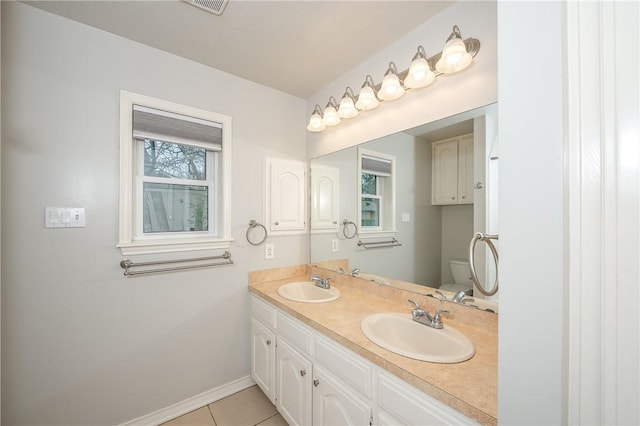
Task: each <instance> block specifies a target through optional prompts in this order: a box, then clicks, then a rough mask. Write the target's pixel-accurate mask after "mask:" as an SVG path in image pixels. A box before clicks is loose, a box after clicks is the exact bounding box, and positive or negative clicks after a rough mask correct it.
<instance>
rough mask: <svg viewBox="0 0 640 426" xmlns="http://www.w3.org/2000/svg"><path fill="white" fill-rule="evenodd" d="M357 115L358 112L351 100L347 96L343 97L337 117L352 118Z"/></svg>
mask: <svg viewBox="0 0 640 426" xmlns="http://www.w3.org/2000/svg"><path fill="white" fill-rule="evenodd" d="M358 114H359V112H358V110H357V109H356V106H355V105H354V103H353V98H352V97H351V96H349V95H344V96H343V97H342V100H341V101H340V107H339V108H338V117H340V118H353V117H356V116H357V115H358Z"/></svg>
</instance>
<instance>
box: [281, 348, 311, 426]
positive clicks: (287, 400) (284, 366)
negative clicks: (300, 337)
mask: <svg viewBox="0 0 640 426" xmlns="http://www.w3.org/2000/svg"><path fill="white" fill-rule="evenodd" d="M312 377H313V375H312V366H311V362H310V361H309V360H308V359H306V358H305V357H304V356H303V355H302V354H300V353H299V352H298V351H297V350H296V349H295V348H293V347H292V346H291V345H289V344H288V343H287V342H286V341H285V340H284V339H278V345H277V347H276V407H277V408H278V411H279V412H280V414H281V415H282V417H284V419H285V420H286V421H287V423H289V425H290V426H293V425H304V426H307V425H310V424H311V387H312V384H311V379H312Z"/></svg>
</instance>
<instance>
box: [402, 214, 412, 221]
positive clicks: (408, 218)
mask: <svg viewBox="0 0 640 426" xmlns="http://www.w3.org/2000/svg"><path fill="white" fill-rule="evenodd" d="M409 221H411V215H410V214H409V213H402V222H403V223H409Z"/></svg>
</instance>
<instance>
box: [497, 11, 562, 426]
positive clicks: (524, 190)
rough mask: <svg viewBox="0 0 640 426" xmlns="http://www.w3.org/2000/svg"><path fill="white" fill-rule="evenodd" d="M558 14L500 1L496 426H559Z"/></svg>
mask: <svg viewBox="0 0 640 426" xmlns="http://www.w3.org/2000/svg"><path fill="white" fill-rule="evenodd" d="M563 7H564V6H563V4H562V3H560V2H499V3H498V35H499V36H498V45H499V52H500V55H499V58H498V68H499V76H500V78H499V80H498V91H499V100H498V107H499V110H500V120H499V123H498V132H499V139H500V165H499V168H500V207H499V208H500V219H499V228H500V254H501V259H500V260H501V262H500V316H499V321H500V324H499V326H500V336H499V337H500V345H499V353H498V357H499V359H500V364H499V380H498V389H499V393H498V419H500V422H501V423H502V424H509V425H515V424H531V425H544V424H548V425H558V424H566V422H567V416H566V415H567V398H566V396H567V395H566V364H565V363H566V347H565V344H566V342H567V330H566V319H567V315H568V314H567V311H568V309H567V306H568V304H567V300H566V294H565V291H566V288H567V287H566V285H567V283H566V272H567V261H566V257H565V255H566V249H567V247H566V246H565V243H564V241H565V240H564V237H565V232H567V230H566V227H565V220H564V215H565V210H564V203H565V198H564V196H565V191H564V190H565V188H564V179H563V173H564V170H563V169H564V158H563V138H564V127H563V120H564V117H563V101H564V99H563V95H564V85H563V84H564V78H563V73H564V68H563V53H564V52H563V45H562V40H563V31H564V28H563ZM534 64H537V65H534ZM540 64H544V65H543V66H538V65H540Z"/></svg>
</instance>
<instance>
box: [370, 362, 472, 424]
mask: <svg viewBox="0 0 640 426" xmlns="http://www.w3.org/2000/svg"><path fill="white" fill-rule="evenodd" d="M378 406H379V407H380V408H382V409H383V410H385V411H386V412H388V413H390V414H392V415H393V416H394V417H397V418H398V419H401V420H402V422H403V424H406V425H418V424H429V425H477V424H478V423H477V422H475V421H474V420H473V419H470V418H469V417H466V416H465V415H463V414H462V413H459V412H458V411H456V410H454V409H453V408H451V407H449V406H448V405H446V404H444V403H442V402H440V401H438V400H436V399H435V398H433V397H431V396H429V395H427V394H426V393H424V392H422V391H421V390H419V389H416V388H414V387H413V386H411V385H409V384H408V383H406V382H403V381H402V380H400V379H398V378H396V377H394V376H391V375H388V374H386V373H383V372H381V371H379V372H378Z"/></svg>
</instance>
